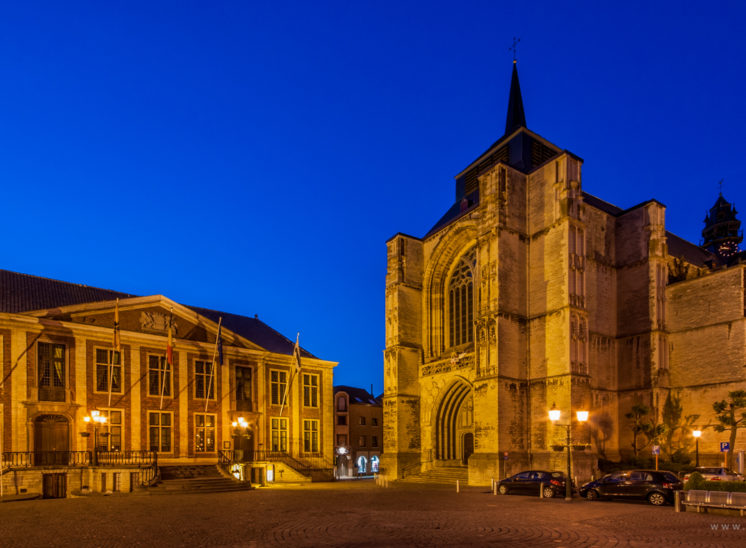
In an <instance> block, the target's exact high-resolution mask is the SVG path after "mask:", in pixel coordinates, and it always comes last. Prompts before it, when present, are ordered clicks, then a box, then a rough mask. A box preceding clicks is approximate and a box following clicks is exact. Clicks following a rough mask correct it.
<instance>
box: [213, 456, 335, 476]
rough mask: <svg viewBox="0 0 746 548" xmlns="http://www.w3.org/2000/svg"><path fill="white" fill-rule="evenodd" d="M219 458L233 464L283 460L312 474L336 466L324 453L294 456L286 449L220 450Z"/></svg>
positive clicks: (301, 470) (304, 473)
mask: <svg viewBox="0 0 746 548" xmlns="http://www.w3.org/2000/svg"><path fill="white" fill-rule="evenodd" d="M218 460H219V462H220V463H221V464H232V463H234V462H246V463H253V462H266V461H275V462H281V463H283V464H285V465H287V466H289V467H290V468H292V469H293V470H295V471H297V472H299V473H301V474H303V475H304V476H310V475H311V473H312V472H313V471H314V470H331V469H333V468H334V462H333V460H332V459H331V458H329V457H325V456H323V455H315V456H311V457H293V456H291V455H290V454H289V453H287V452H285V451H266V450H257V451H246V452H245V453H243V454H241V452H240V451H230V450H227V451H218Z"/></svg>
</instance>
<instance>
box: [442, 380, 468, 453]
mask: <svg viewBox="0 0 746 548" xmlns="http://www.w3.org/2000/svg"><path fill="white" fill-rule="evenodd" d="M471 406H472V391H471V386H470V385H468V384H467V383H466V382H464V381H461V380H459V381H456V382H455V383H454V384H453V385H452V386H451V387H450V388H449V389H448V391H447V392H446V393H445V395H444V396H443V399H442V400H441V401H440V406H439V407H438V414H437V419H436V428H435V458H436V459H438V460H457V459H458V460H462V461H463V460H464V459H467V458H468V457H469V455H465V454H464V450H465V449H467V451H468V450H469V449H468V448H465V446H464V443H461V442H462V439H463V437H464V436H463V427H464V426H468V427H469V428H473V427H472V419H471V416H470V415H471ZM459 419H461V420H460V421H459ZM460 434H461V436H460ZM471 434H472V438H471V439H472V440H473V432H472V433H471ZM472 445H473V442H472ZM471 451H473V449H471Z"/></svg>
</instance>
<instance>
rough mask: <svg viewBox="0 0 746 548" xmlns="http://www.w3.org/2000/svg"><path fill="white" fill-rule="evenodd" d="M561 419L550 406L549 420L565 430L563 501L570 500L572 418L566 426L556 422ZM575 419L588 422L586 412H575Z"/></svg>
mask: <svg viewBox="0 0 746 548" xmlns="http://www.w3.org/2000/svg"><path fill="white" fill-rule="evenodd" d="M561 417H562V412H561V411H560V410H559V409H557V407H556V406H555V405H554V404H552V408H551V409H550V410H549V420H550V421H552V424H554V425H555V426H562V427H564V428H565V430H567V477H566V478H565V500H572V485H571V483H572V467H571V462H570V461H571V456H570V451H571V450H572V446H571V445H570V429H571V428H572V416H571V417H570V419H569V420H568V422H567V424H561V423H558V422H557V421H558V420H560V418H561ZM576 418H577V419H578V422H586V421H587V420H588V411H577V412H576Z"/></svg>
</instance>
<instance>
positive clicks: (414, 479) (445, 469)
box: [398, 466, 469, 485]
mask: <svg viewBox="0 0 746 548" xmlns="http://www.w3.org/2000/svg"><path fill="white" fill-rule="evenodd" d="M456 480H458V481H459V482H460V483H461V485H467V484H468V481H469V471H468V469H467V468H466V466H438V467H436V468H433V469H432V470H428V471H427V472H419V473H411V474H408V475H406V476H405V477H404V478H403V479H400V480H398V481H403V482H407V483H438V484H455V483H456Z"/></svg>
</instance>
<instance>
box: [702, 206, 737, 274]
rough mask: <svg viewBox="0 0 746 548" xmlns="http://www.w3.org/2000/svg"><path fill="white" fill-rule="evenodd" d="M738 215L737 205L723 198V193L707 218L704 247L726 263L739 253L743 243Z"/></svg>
mask: <svg viewBox="0 0 746 548" xmlns="http://www.w3.org/2000/svg"><path fill="white" fill-rule="evenodd" d="M737 213H738V212H737V211H736V207H735V205H733V204H731V203H729V202H728V201H727V200H726V199H725V198H723V194H722V192H721V193H720V195H719V196H718V199H717V200H716V201H715V205H713V206H712V207H711V208H710V212H709V214H707V215H706V216H705V228H704V229H702V238H703V240H704V243H703V244H702V247H703V248H705V249H706V250H707V251H710V252H712V253H715V254H716V255H717V256H718V257H720V258H721V259H723V260H725V261H727V260H728V259H730V258H731V257H732V256H734V255H736V254H737V253H738V251H739V249H738V244H740V243H741V242H742V241H743V232H741V221H739V220H738V218H737V217H736V215H737Z"/></svg>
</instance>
